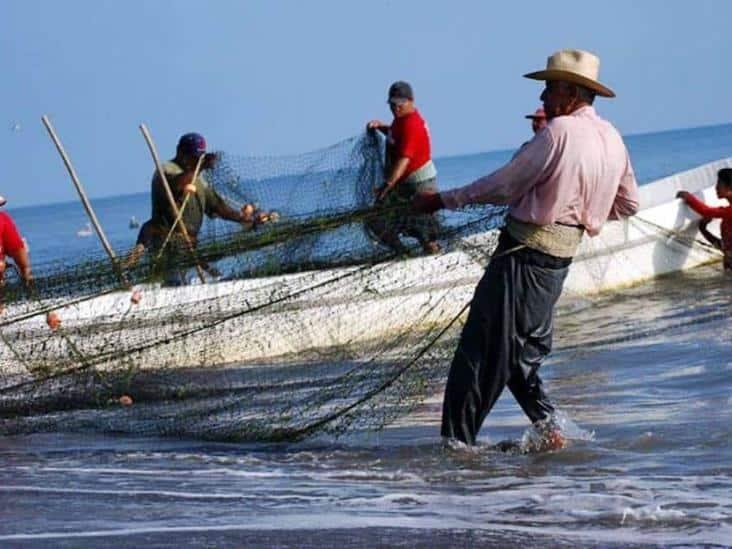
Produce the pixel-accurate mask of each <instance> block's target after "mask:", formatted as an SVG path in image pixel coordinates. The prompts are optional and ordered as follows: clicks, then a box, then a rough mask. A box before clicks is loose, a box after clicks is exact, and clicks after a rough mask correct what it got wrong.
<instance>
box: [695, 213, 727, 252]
mask: <svg viewBox="0 0 732 549" xmlns="http://www.w3.org/2000/svg"><path fill="white" fill-rule="evenodd" d="M710 221H711V219H710V218H708V217H705V218H704V219H702V220H701V221H700V222H699V232H700V233H701V234H702V235H703V236H704V238H706V239H707V241H708V242H709V243H710V244H711V245H712V246H714V247H715V248H717V249H718V250H721V249H722V239H721V238H717V237H716V236H714V235H713V234H712V233H710V232H709V229H707V225H709V222H710Z"/></svg>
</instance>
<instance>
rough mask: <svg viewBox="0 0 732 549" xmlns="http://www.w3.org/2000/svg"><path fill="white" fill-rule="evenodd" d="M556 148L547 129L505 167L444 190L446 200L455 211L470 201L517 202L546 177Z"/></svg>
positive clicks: (490, 202) (443, 200) (446, 203)
mask: <svg viewBox="0 0 732 549" xmlns="http://www.w3.org/2000/svg"><path fill="white" fill-rule="evenodd" d="M555 149H556V146H555V142H554V139H553V137H552V134H551V131H550V130H549V128H545V129H544V130H542V131H540V132H539V133H537V134H536V135H535V136H534V139H532V140H531V141H529V143H527V144H526V145H525V146H524V147H523V148H522V149H521V150H520V151H519V152H518V154H516V156H515V157H514V158H513V159H512V160H511V161H510V162H509V163H508V164H506V165H505V166H503V167H502V168H500V169H498V170H496V171H495V172H493V173H492V174H490V175H486V176H484V177H481V178H480V179H476V180H475V181H473V182H472V183H470V184H468V185H465V186H464V187H460V188H458V189H453V190H450V191H445V192H442V193H440V196H441V198H442V202H443V203H444V204H445V207H446V208H448V209H451V210H457V209H459V208H462V207H463V206H466V205H468V204H501V205H505V204H513V203H515V202H517V201H518V200H519V199H520V198H521V197H522V196H523V195H524V194H526V193H527V192H529V191H530V190H531V188H532V187H533V186H534V185H536V184H537V183H538V182H539V181H541V180H542V178H543V177H544V176H545V173H546V171H547V169H548V168H549V166H550V164H551V161H552V158H553V157H554V154H555Z"/></svg>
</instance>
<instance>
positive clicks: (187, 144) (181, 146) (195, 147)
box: [178, 133, 206, 156]
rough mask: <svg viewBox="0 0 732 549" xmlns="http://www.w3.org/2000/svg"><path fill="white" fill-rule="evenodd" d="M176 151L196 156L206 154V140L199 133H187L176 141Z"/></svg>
mask: <svg viewBox="0 0 732 549" xmlns="http://www.w3.org/2000/svg"><path fill="white" fill-rule="evenodd" d="M178 150H179V151H180V152H182V153H183V154H188V155H191V156H198V155H199V154H203V153H205V152H206V140H205V139H204V138H203V136H202V135H201V134H200V133H187V134H185V135H182V136H181V138H180V139H179V140H178Z"/></svg>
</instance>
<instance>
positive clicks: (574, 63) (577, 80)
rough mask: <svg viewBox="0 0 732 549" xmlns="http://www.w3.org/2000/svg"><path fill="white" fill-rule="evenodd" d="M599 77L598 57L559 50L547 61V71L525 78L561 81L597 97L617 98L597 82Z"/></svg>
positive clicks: (585, 52) (526, 75)
mask: <svg viewBox="0 0 732 549" xmlns="http://www.w3.org/2000/svg"><path fill="white" fill-rule="evenodd" d="M599 75H600V58H599V57H597V56H596V55H593V54H591V53H590V52H587V51H582V50H559V51H558V52H556V53H554V54H552V55H551V56H550V57H549V58H548V59H547V60H546V69H545V70H543V71H536V72H530V73H529V74H525V75H524V76H525V77H526V78H531V79H533V80H561V81H563V82H570V83H572V84H579V85H580V86H584V87H586V88H589V89H591V90H593V91H594V92H595V93H597V95H601V96H603V97H615V92H613V91H612V90H611V89H610V88H608V87H607V86H604V85H603V84H601V83H600V82H599V81H598V80H597V78H598V76H599Z"/></svg>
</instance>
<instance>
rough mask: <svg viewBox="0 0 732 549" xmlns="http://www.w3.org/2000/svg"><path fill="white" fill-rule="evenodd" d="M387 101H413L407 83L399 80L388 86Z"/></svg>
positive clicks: (412, 95)
mask: <svg viewBox="0 0 732 549" xmlns="http://www.w3.org/2000/svg"><path fill="white" fill-rule="evenodd" d="M389 99H409V100H411V101H414V92H413V91H412V86H410V85H409V83H408V82H404V81H402V80H399V81H397V82H394V83H393V84H392V85H391V86H389Z"/></svg>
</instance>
